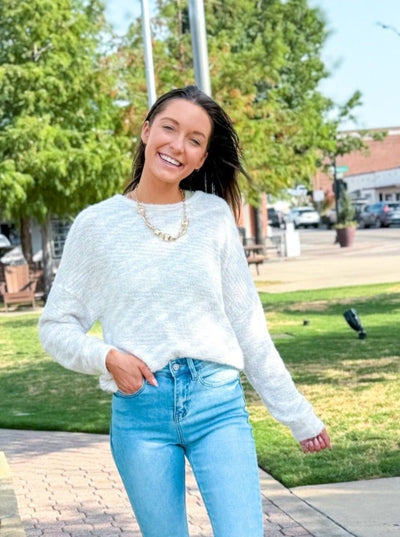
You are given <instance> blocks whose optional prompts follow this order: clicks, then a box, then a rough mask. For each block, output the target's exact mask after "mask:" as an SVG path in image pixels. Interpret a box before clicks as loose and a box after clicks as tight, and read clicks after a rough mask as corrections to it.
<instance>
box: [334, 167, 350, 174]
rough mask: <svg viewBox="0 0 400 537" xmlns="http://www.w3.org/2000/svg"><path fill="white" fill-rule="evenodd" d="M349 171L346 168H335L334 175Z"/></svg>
mask: <svg viewBox="0 0 400 537" xmlns="http://www.w3.org/2000/svg"><path fill="white" fill-rule="evenodd" d="M348 171H349V167H348V166H336V173H346V172H348Z"/></svg>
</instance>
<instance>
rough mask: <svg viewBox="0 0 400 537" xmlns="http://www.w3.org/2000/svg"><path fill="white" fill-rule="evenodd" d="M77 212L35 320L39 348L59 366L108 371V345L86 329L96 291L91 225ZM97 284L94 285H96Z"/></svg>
mask: <svg viewBox="0 0 400 537" xmlns="http://www.w3.org/2000/svg"><path fill="white" fill-rule="evenodd" d="M82 214H83V213H81V215H79V216H78V217H77V219H76V220H75V222H74V223H73V225H72V227H71V229H70V231H69V233H68V237H67V240H66V242H65V247H64V251H63V255H62V259H61V263H60V266H59V269H58V271H57V274H56V277H55V280H54V283H53V285H52V288H51V291H50V293H49V296H48V299H47V301H46V305H45V308H44V311H43V313H42V315H41V318H40V320H39V338H40V341H41V343H42V346H43V348H44V349H45V351H46V352H48V353H49V354H50V355H51V356H52V357H53V358H54V359H55V360H57V361H58V362H59V363H60V364H61V365H62V366H64V367H65V368H67V369H71V370H72V371H76V372H79V373H87V374H103V373H106V372H108V371H107V368H106V365H105V360H106V356H107V353H108V352H109V350H110V349H111V348H113V347H112V346H110V345H107V344H105V343H104V342H103V340H102V339H100V338H97V337H94V336H89V335H87V332H88V331H89V330H90V328H91V327H92V326H93V324H94V322H95V321H96V320H97V319H98V312H96V311H93V309H92V308H91V300H90V298H91V295H93V293H97V292H98V285H99V274H98V271H96V256H95V255H94V248H93V243H94V239H93V237H91V226H90V225H88V224H89V222H86V221H85V217H84V216H82ZM96 287H97V288H96Z"/></svg>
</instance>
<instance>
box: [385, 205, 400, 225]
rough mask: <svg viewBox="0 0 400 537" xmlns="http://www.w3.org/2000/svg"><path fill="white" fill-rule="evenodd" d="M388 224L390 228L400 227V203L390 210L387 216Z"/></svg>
mask: <svg viewBox="0 0 400 537" xmlns="http://www.w3.org/2000/svg"><path fill="white" fill-rule="evenodd" d="M387 224H388V226H396V225H397V226H398V225H400V203H399V204H398V205H397V206H393V207H391V208H390V209H389V212H388V214H387Z"/></svg>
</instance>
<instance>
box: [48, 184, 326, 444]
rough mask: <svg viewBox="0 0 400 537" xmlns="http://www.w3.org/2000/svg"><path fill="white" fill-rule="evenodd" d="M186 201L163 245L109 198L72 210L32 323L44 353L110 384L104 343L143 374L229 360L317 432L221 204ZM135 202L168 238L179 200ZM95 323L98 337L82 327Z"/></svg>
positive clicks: (300, 429) (277, 409)
mask: <svg viewBox="0 0 400 537" xmlns="http://www.w3.org/2000/svg"><path fill="white" fill-rule="evenodd" d="M186 205H187V213H188V218H189V227H188V230H187V233H186V234H185V235H184V236H182V237H181V238H179V239H178V240H177V241H171V242H165V241H163V240H161V239H160V238H159V237H156V236H155V235H154V233H152V231H151V230H150V229H149V228H148V227H146V225H145V223H144V221H143V219H142V217H141V216H140V215H139V214H138V212H137V210H136V209H137V205H136V202H135V201H133V200H131V199H129V198H126V197H124V196H122V195H119V194H117V195H115V196H113V197H112V198H110V199H108V200H105V201H103V202H100V203H98V204H96V205H93V206H90V207H88V208H87V209H85V210H84V211H82V212H81V213H80V214H79V215H78V216H77V218H76V219H75V221H74V223H73V225H72V227H71V229H70V231H69V234H68V237H67V240H66V243H65V247H64V252H63V256H62V260H61V263H60V266H59V269H58V271H57V274H56V278H55V281H54V283H53V286H52V288H51V292H50V294H49V297H48V300H47V302H46V306H45V308H44V312H43V314H42V316H41V319H40V322H39V335H40V339H41V342H42V345H43V347H44V349H45V350H46V351H47V352H48V353H49V354H50V355H52V356H53V357H54V358H55V359H56V360H57V361H58V362H59V363H60V364H61V365H63V366H64V367H66V368H68V369H71V370H73V371H77V372H81V373H87V374H96V375H100V387H101V388H102V389H104V390H106V391H111V392H115V391H116V390H117V385H116V383H115V381H114V379H113V377H112V376H111V374H110V373H109V372H108V370H107V368H106V364H105V361H106V356H107V353H108V352H109V350H110V349H114V348H115V349H119V350H121V351H124V352H127V353H132V354H134V355H135V356H137V357H139V358H140V359H141V360H143V361H144V362H145V363H146V364H147V365H148V366H149V368H150V369H151V370H152V371H153V372H155V371H158V370H159V369H162V368H163V367H164V366H165V365H166V364H167V363H168V361H170V360H172V359H175V358H183V357H190V358H193V359H198V360H207V361H212V362H216V363H220V364H226V365H230V366H233V367H235V368H237V369H239V370H244V373H245V375H246V376H247V378H248V380H249V381H250V383H251V384H252V386H253V387H254V388H255V390H256V391H257V392H258V393H259V394H260V396H261V398H262V400H263V401H264V403H265V405H266V406H267V408H268V409H269V411H270V412H271V414H272V415H273V416H274V417H275V418H276V419H277V420H278V421H280V422H281V423H283V424H286V425H288V426H289V427H290V428H291V430H292V433H293V435H294V436H295V438H297V439H298V440H304V439H306V438H309V437H313V436H316V435H317V434H319V433H320V432H321V430H322V428H323V423H322V422H321V421H320V420H319V419H318V418H317V416H316V415H315V414H314V412H313V409H312V406H311V405H310V403H309V402H308V401H307V400H306V399H305V398H304V397H303V396H302V395H301V394H300V393H299V392H298V390H297V389H296V387H295V385H294V383H293V381H292V378H291V376H290V374H289V372H288V371H287V369H286V367H285V365H284V363H283V361H282V359H281V357H280V355H279V353H278V352H277V350H276V348H275V346H274V344H273V342H272V340H271V337H270V335H269V332H268V329H267V325H266V321H265V315H264V312H263V308H262V305H261V302H260V300H259V296H258V292H257V290H256V288H255V286H254V283H253V280H252V278H251V274H250V271H249V268H248V265H247V261H246V257H245V255H244V251H243V246H242V244H241V241H240V239H239V234H238V231H237V227H236V224H235V220H234V218H233V215H232V213H231V211H230V209H229V207H228V205H227V204H226V202H225V201H224V200H222V199H221V198H219V197H217V196H215V195H212V194H205V193H204V192H200V191H197V192H195V193H194V194H193V195H192V196H191V197H189V198H188V199H187V201H186ZM145 207H146V214H147V217H148V219H149V221H150V222H151V223H152V224H153V225H155V226H156V227H157V228H159V229H161V230H162V231H164V232H167V233H170V234H172V235H176V234H177V232H178V231H179V227H180V223H181V220H182V203H176V204H166V205H152V204H147V205H146V206H145ZM96 321H99V322H100V324H101V326H102V331H103V337H102V338H98V337H94V336H92V335H88V331H89V330H90V328H91V327H92V326H93V324H94V323H95V322H96Z"/></svg>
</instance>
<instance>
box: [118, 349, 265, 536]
mask: <svg viewBox="0 0 400 537" xmlns="http://www.w3.org/2000/svg"><path fill="white" fill-rule="evenodd" d="M156 378H157V381H158V383H159V386H158V387H157V388H156V387H154V386H151V385H149V384H147V382H143V385H142V387H141V388H140V390H139V391H137V392H135V393H134V394H132V395H126V394H123V393H121V392H117V393H115V394H114V396H113V403H112V421H111V449H112V452H113V456H114V460H115V462H116V465H117V468H118V470H119V472H120V475H121V477H122V480H123V483H124V486H125V488H126V491H127V494H128V497H129V499H130V502H131V504H132V507H133V510H134V512H135V515H136V518H137V520H138V523H139V526H140V528H141V531H142V534H143V537H189V533H188V525H187V517H186V507H185V457H187V459H188V460H189V462H190V464H191V466H192V468H193V472H194V475H195V477H196V480H197V483H198V486H199V489H200V492H201V494H202V497H203V499H204V503H205V505H206V508H207V511H208V514H209V517H210V520H211V525H212V527H213V532H214V537H262V535H263V529H262V506H261V494H260V486H259V475H258V466H257V459H256V454H255V448H254V440H253V435H252V431H251V426H250V424H249V422H248V414H247V411H246V409H245V404H244V397H243V390H242V386H241V383H240V378H239V373H238V371H237V370H236V369H234V368H232V367H228V366H223V365H218V364H215V363H212V362H205V361H200V360H192V359H190V358H181V359H177V360H172V361H171V362H169V364H168V365H167V366H166V367H165V368H164V369H162V370H160V371H158V372H157V373H156Z"/></svg>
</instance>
